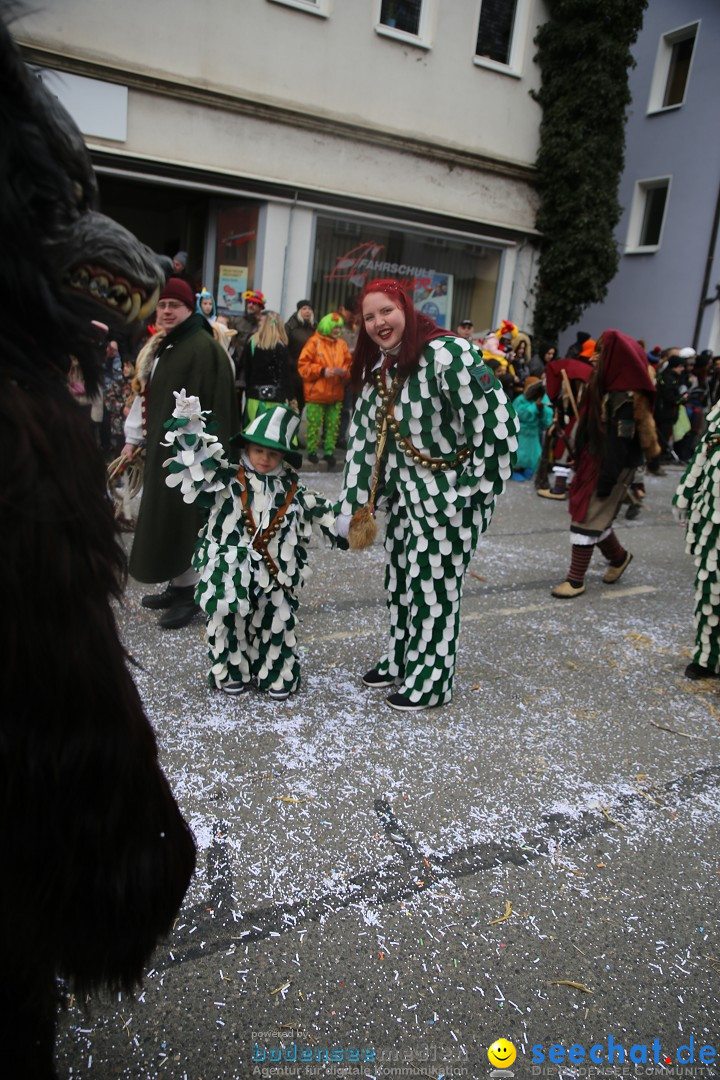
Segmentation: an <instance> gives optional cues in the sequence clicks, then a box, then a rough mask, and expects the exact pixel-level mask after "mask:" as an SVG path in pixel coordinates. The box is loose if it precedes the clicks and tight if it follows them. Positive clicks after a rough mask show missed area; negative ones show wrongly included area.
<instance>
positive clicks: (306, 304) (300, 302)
mask: <svg viewBox="0 0 720 1080" xmlns="http://www.w3.org/2000/svg"><path fill="white" fill-rule="evenodd" d="M301 307H312V304H311V303H310V301H309V300H298V302H297V304H296V305H295V310H296V311H299V310H300V308H301Z"/></svg>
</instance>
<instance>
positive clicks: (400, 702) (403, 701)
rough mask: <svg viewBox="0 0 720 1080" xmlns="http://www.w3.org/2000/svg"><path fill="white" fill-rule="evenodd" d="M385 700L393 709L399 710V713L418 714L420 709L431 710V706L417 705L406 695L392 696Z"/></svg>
mask: <svg viewBox="0 0 720 1080" xmlns="http://www.w3.org/2000/svg"><path fill="white" fill-rule="evenodd" d="M385 700H386V701H387V703H388V705H389V706H390V708H391V709H397V710H398V711H399V712H418V711H419V710H420V709H429V708H430V706H429V705H416V704H415V702H414V701H411V700H410V698H409V697H406V696H405V694H390V696H389V697H387V698H385Z"/></svg>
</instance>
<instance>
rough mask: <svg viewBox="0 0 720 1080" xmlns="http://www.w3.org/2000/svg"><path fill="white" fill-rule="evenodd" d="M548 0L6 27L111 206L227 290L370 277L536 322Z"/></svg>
mask: <svg viewBox="0 0 720 1080" xmlns="http://www.w3.org/2000/svg"><path fill="white" fill-rule="evenodd" d="M545 17H546V16H545V10H544V7H543V3H542V0H453V2H452V3H447V2H443V0H234V2H233V3H230V2H229V0H206V2H205V3H204V4H201V5H200V4H189V3H188V4H178V2H177V0H172V2H171V0H154V3H153V4H152V5H150V6H148V5H144V4H141V3H140V2H139V0H125V3H123V4H107V3H98V2H97V0H94V2H92V0H53V3H52V5H47V7H46V8H45V9H41V10H37V11H36V12H34V13H33V14H31V15H28V16H26V17H25V18H24V19H22V20H20V21H18V23H16V25H15V27H14V32H15V35H16V37H17V39H18V41H19V42H20V44H21V46H22V48H23V51H24V55H25V58H26V60H27V61H28V62H29V63H30V64H32V65H34V66H35V67H37V68H38V69H39V71H40V73H41V75H42V77H43V79H44V80H45V81H46V83H47V85H48V86H49V87H50V88H51V89H52V90H53V92H54V93H56V94H57V95H58V97H60V99H61V100H62V101H63V103H64V104H66V106H67V107H68V108H69V110H70V111H71V113H72V114H73V115H74V117H75V119H76V120H77V122H78V124H79V126H80V128H81V130H82V131H83V133H84V135H85V138H86V141H87V144H88V146H89V148H90V151H91V155H92V158H93V162H94V165H95V168H96V172H97V174H98V178H99V183H100V194H101V200H102V208H103V209H104V210H105V212H107V213H109V214H110V215H111V216H114V217H115V218H117V219H118V220H119V221H121V222H122V223H123V224H125V225H127V226H128V227H129V228H131V229H132V230H133V231H134V232H135V233H136V234H137V235H138V236H139V237H141V239H143V240H144V241H145V242H146V243H147V244H149V246H150V247H152V248H153V250H155V251H158V252H160V253H163V254H168V255H173V254H175V252H176V251H178V250H185V251H187V252H189V267H188V268H189V270H190V272H191V274H192V276H193V278H194V280H195V283H196V285H197V287H198V288H199V287H200V286H201V285H205V286H206V287H207V288H208V289H211V290H212V291H214V293H215V295H216V296H217V299H218V305H219V307H220V308H224V309H225V310H228V311H230V312H235V311H237V310H238V309H239V308H240V307H241V305H242V300H241V297H242V292H243V291H244V289H245V288H252V289H261V290H262V291H263V293H264V294H265V296H266V298H267V303H268V306H269V307H272V308H275V309H277V310H280V311H281V313H282V314H283V315H284V316H285V317H287V316H288V315H289V314H291V313H292V311H294V309H295V303H296V301H297V300H298V299H300V298H304V297H310V298H311V299H312V302H313V305H314V306H315V308H316V311H317V313H318V314H319V315H322V314H324V313H325V312H326V311H329V310H332V309H333V308H334V307H337V306H338V305H340V304H347V302H348V300H352V299H353V298H354V297H355V296H357V293H358V291H359V290H360V289H361V288H362V285H363V283H364V281H366V280H368V279H369V278H371V277H382V276H393V277H399V278H402V279H404V280H405V281H406V283H407V284H408V286H409V288H410V289H411V290H412V292H413V295H414V297H415V301H416V304H417V305H418V306H420V307H423V308H425V310H427V311H428V312H430V313H431V314H432V315H433V316H434V317H435V318H436V319H437V321H438V322H439V323H440V324H441V325H444V326H448V327H454V326H455V325H456V323H457V322H459V321H460V319H463V318H471V319H472V320H473V321H474V323H475V327H476V329H477V330H478V331H480V330H483V329H486V328H489V327H492V326H496V325H498V324H499V322H500V321H501V320H502V319H504V318H510V319H511V320H512V321H513V322H516V323H518V324H519V325H521V326H522V327H525V328H528V329H531V325H530V320H531V313H532V307H531V299H530V298H531V289H532V284H533V279H534V274H535V264H536V243H535V241H536V232H535V212H536V194H535V186H534V166H533V162H534V160H535V156H536V152H537V145H538V129H539V121H540V111H539V107H538V106H537V104H536V103H535V102H534V101H533V99H532V97H531V94H530V91H532V90H534V89H537V86H538V79H539V74H538V71H537V68H536V66H535V64H534V62H533V53H534V48H533V37H534V35H535V32H536V29H537V26H538V24H539V23H540V22H541V21H542V20H543V19H544V18H545Z"/></svg>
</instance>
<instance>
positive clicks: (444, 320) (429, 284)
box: [413, 272, 453, 330]
mask: <svg viewBox="0 0 720 1080" xmlns="http://www.w3.org/2000/svg"><path fill="white" fill-rule="evenodd" d="M452 294H453V275H452V274H437V273H435V272H430V273H429V274H428V276H427V277H424V278H422V279H421V281H420V283H419V285H418V287H416V288H415V289H413V304H414V306H415V307H416V308H417V310H418V311H422V313H423V314H424V315H428V316H429V317H430V318H431V319H433V320H434V321H435V322H436V323H437V324H438V326H441V327H442V328H443V329H444V330H446V329H448V328H449V327H450V312H451V311H452Z"/></svg>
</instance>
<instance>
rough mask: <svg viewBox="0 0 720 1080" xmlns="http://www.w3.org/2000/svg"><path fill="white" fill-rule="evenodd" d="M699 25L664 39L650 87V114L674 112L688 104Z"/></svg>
mask: <svg viewBox="0 0 720 1080" xmlns="http://www.w3.org/2000/svg"><path fill="white" fill-rule="evenodd" d="M698 25H699V24H698V23H693V24H692V25H690V26H683V27H681V28H680V29H679V30H673V31H672V33H669V34H663V36H662V37H661V39H660V45H659V48H658V54H657V59H656V61H655V71H654V73H653V80H652V85H651V87H650V104H649V111H650V112H659V111H660V110H661V109H672V108H674V107H676V106H678V105H682V103H683V102H684V100H685V92H686V90H687V85H688V80H689V77H690V65H691V62H692V57H693V52H694V51H695V38H696V37H697V32H698Z"/></svg>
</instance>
